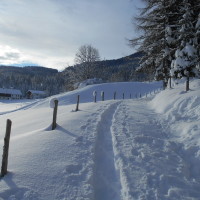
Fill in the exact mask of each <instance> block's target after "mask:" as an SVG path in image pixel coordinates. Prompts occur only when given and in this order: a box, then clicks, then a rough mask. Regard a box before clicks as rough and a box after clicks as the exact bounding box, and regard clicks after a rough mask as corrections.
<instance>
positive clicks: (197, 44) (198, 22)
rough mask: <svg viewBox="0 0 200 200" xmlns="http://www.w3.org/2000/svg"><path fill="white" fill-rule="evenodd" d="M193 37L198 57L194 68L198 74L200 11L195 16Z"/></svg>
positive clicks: (199, 71) (199, 60) (199, 66)
mask: <svg viewBox="0 0 200 200" xmlns="http://www.w3.org/2000/svg"><path fill="white" fill-rule="evenodd" d="M199 4H200V3H199ZM199 7H200V6H199ZM195 38H196V40H195V47H196V49H197V57H198V59H197V64H196V70H197V72H196V74H197V76H200V11H199V15H198V18H197V22H196V24H195Z"/></svg>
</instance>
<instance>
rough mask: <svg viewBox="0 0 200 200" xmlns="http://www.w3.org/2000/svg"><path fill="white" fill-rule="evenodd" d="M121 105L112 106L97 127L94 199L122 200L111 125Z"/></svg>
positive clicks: (102, 116)
mask: <svg viewBox="0 0 200 200" xmlns="http://www.w3.org/2000/svg"><path fill="white" fill-rule="evenodd" d="M118 104H119V103H114V104H112V105H111V106H110V107H109V108H108V109H107V110H106V111H105V112H104V113H103V114H102V115H101V120H100V122H99V123H98V126H97V138H96V148H95V172H94V199H95V200H102V199H103V200H110V199H114V200H120V199H121V198H120V190H121V184H120V180H119V175H118V172H117V171H116V169H115V160H114V152H113V145H112V136H111V131H110V128H111V125H112V119H113V115H114V112H115V110H116V107H117V106H118Z"/></svg>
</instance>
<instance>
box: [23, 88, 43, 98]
mask: <svg viewBox="0 0 200 200" xmlns="http://www.w3.org/2000/svg"><path fill="white" fill-rule="evenodd" d="M26 94H27V98H28V99H41V98H44V97H46V93H45V92H44V91H39V90H28V91H27V93H26Z"/></svg>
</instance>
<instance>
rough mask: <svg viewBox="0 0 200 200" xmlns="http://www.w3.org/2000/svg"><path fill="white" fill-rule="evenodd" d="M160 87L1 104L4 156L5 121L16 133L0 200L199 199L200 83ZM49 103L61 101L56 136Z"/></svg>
mask: <svg viewBox="0 0 200 200" xmlns="http://www.w3.org/2000/svg"><path fill="white" fill-rule="evenodd" d="M160 87H161V83H160V82H152V83H138V82H130V83H110V84H109V83H106V84H98V85H90V86H86V87H84V88H81V89H78V90H75V91H72V92H67V93H63V94H60V95H56V96H53V97H49V98H47V99H42V100H33V101H30V100H29V101H27V100H20V101H7V102H6V101H1V102H0V154H1V155H2V151H3V138H4V134H5V127H6V119H11V120H12V132H11V141H10V150H9V163H8V171H9V173H8V174H7V175H6V176H4V177H3V178H1V179H0V200H2V199H3V200H111V199H113V200H171V199H172V200H199V199H200V190H199V188H200V80H193V81H192V82H191V85H190V91H189V92H185V84H183V83H181V82H180V83H179V84H174V85H173V89H166V90H165V91H160ZM94 91H96V92H97V103H94V102H93V92H94ZM101 91H104V92H105V101H101V96H100V93H101ZM114 92H117V95H116V100H113V94H114ZM150 92H151V93H150ZM123 93H124V94H125V99H122V94H123ZM140 93H141V95H142V98H136V96H137V97H139V96H140V95H139V94H140ZM78 94H79V95H80V107H79V108H80V110H79V111H78V112H74V110H75V107H76V105H75V103H76V98H77V95H78ZM130 94H131V99H130ZM52 98H57V99H58V100H59V107H58V117H57V128H56V129H55V130H53V131H52V130H51V122H52V114H53V109H52V108H50V106H49V102H50V101H51V99H52Z"/></svg>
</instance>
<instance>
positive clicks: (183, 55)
mask: <svg viewBox="0 0 200 200" xmlns="http://www.w3.org/2000/svg"><path fill="white" fill-rule="evenodd" d="M192 8H193V7H192V5H191V3H190V0H183V1H182V9H181V11H180V12H181V13H183V15H182V19H181V20H180V21H179V25H180V29H179V33H180V36H179V38H178V40H177V41H178V48H177V50H176V52H175V59H174V60H173V61H172V63H171V71H170V73H171V76H173V77H175V78H181V77H187V81H186V91H188V90H189V77H190V76H195V70H194V68H195V67H196V63H197V49H196V48H195V29H194V25H193V21H194V20H195V17H194V13H193V9H192Z"/></svg>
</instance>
